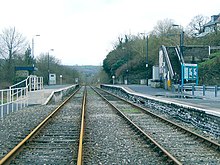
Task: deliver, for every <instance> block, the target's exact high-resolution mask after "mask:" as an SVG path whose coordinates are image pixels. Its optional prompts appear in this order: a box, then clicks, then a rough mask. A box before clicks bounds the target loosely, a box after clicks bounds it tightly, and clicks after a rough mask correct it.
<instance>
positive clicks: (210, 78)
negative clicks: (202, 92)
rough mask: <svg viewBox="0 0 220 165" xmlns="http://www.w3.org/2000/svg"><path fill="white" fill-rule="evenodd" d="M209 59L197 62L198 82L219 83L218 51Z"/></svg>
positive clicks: (219, 61)
mask: <svg viewBox="0 0 220 165" xmlns="http://www.w3.org/2000/svg"><path fill="white" fill-rule="evenodd" d="M210 58H211V59H209V60H207V61H205V62H202V63H200V64H199V78H200V81H199V82H200V84H207V85H218V84H220V53H219V52H218V53H214V54H212V56H210Z"/></svg>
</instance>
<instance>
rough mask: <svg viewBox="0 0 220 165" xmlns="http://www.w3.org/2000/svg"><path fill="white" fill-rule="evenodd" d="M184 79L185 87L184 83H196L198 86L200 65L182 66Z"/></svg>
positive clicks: (182, 81) (182, 80)
mask: <svg viewBox="0 0 220 165" xmlns="http://www.w3.org/2000/svg"><path fill="white" fill-rule="evenodd" d="M181 68H182V75H181V77H182V79H181V84H182V85H184V81H185V80H186V81H187V82H189V81H190V82H193V81H194V82H195V83H196V85H198V82H199V76H198V65H197V64H182V67H181Z"/></svg>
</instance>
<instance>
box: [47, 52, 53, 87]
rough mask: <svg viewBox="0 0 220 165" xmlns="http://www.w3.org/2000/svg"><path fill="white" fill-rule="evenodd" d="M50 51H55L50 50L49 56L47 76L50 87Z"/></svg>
mask: <svg viewBox="0 0 220 165" xmlns="http://www.w3.org/2000/svg"><path fill="white" fill-rule="evenodd" d="M50 51H54V49H50V50H49V51H48V54H47V74H48V75H47V76H48V85H50Z"/></svg>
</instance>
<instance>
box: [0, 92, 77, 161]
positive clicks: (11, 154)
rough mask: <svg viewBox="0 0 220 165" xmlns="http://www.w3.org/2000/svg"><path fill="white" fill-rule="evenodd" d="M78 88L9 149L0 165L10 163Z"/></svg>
mask: <svg viewBox="0 0 220 165" xmlns="http://www.w3.org/2000/svg"><path fill="white" fill-rule="evenodd" d="M79 89H80V88H79ZM79 89H77V90H76V91H75V92H74V93H73V94H71V95H70V96H69V97H68V98H67V99H65V100H64V101H63V102H62V103H61V104H60V105H59V106H58V107H57V108H56V109H55V110H54V111H53V112H51V113H50V114H49V115H48V116H47V117H46V118H45V119H44V120H43V121H42V122H41V123H40V124H39V125H38V126H36V127H35V128H34V129H33V130H32V131H31V132H30V133H29V134H28V135H27V136H26V137H25V138H24V139H23V140H22V141H21V142H20V143H18V144H17V145H16V146H15V147H14V148H13V149H12V150H11V151H9V152H8V153H7V154H6V155H5V156H4V157H3V158H2V159H1V160H0V165H3V164H10V162H11V160H12V159H13V158H14V157H15V156H16V155H17V154H18V153H19V151H20V150H21V149H22V147H24V145H25V144H26V143H27V142H28V141H29V140H31V139H32V138H33V137H34V136H35V135H36V134H37V133H38V132H39V131H40V130H41V129H42V128H43V127H44V126H45V125H46V124H47V123H48V121H49V120H50V119H51V118H52V117H54V115H55V114H56V113H57V112H58V111H59V110H60V109H61V108H62V107H63V106H64V105H65V104H66V103H67V102H68V101H69V100H70V99H71V98H72V97H73V96H74V95H75V94H76V93H77V92H78V91H79Z"/></svg>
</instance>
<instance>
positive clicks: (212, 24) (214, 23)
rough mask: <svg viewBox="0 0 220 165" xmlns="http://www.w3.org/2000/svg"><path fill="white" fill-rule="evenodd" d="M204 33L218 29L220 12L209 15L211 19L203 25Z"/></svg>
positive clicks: (219, 28)
mask: <svg viewBox="0 0 220 165" xmlns="http://www.w3.org/2000/svg"><path fill="white" fill-rule="evenodd" d="M203 28H204V33H205V34H208V33H213V32H217V31H218V30H220V14H218V15H213V16H211V20H210V21H209V22H208V23H206V24H205V25H204V26H203Z"/></svg>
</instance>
